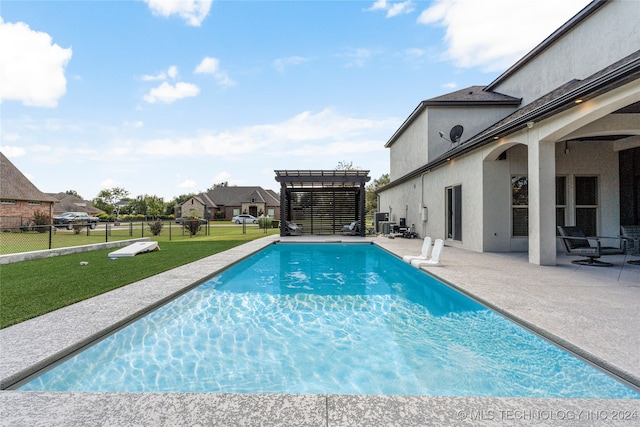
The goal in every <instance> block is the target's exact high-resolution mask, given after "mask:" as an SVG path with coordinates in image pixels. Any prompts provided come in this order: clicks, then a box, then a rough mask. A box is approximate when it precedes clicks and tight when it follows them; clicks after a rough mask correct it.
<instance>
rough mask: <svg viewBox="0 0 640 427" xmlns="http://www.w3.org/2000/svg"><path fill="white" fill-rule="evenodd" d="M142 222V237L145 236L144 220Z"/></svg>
mask: <svg viewBox="0 0 640 427" xmlns="http://www.w3.org/2000/svg"><path fill="white" fill-rule="evenodd" d="M140 224H141V225H140V226H141V227H142V237H144V220H142V222H141V223H140Z"/></svg>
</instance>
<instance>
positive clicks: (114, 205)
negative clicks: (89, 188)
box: [93, 187, 129, 218]
mask: <svg viewBox="0 0 640 427" xmlns="http://www.w3.org/2000/svg"><path fill="white" fill-rule="evenodd" d="M128 196H129V192H128V191H127V190H125V189H124V188H120V187H113V188H105V189H104V190H101V191H100V192H99V193H98V197H96V198H95V199H93V205H94V206H96V207H97V208H99V209H102V210H104V211H106V212H107V213H109V214H111V213H113V214H114V215H115V216H116V218H117V217H118V203H119V202H120V201H122V200H124V199H126V198H127V197H128Z"/></svg>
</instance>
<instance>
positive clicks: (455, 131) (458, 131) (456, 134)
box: [449, 125, 464, 144]
mask: <svg viewBox="0 0 640 427" xmlns="http://www.w3.org/2000/svg"><path fill="white" fill-rule="evenodd" d="M463 131H464V128H463V127H462V126H460V125H455V126H454V127H452V128H451V132H449V139H450V140H451V142H452V143H454V144H455V143H457V142H458V141H460V137H461V136H462V132H463Z"/></svg>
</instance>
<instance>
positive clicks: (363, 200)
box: [360, 182, 367, 237]
mask: <svg viewBox="0 0 640 427" xmlns="http://www.w3.org/2000/svg"><path fill="white" fill-rule="evenodd" d="M365 195H366V194H365V188H364V182H360V237H364V236H366V231H367V224H366V217H365V206H364V205H365V203H366V198H365Z"/></svg>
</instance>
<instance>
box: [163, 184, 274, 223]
mask: <svg viewBox="0 0 640 427" xmlns="http://www.w3.org/2000/svg"><path fill="white" fill-rule="evenodd" d="M219 212H221V213H222V214H224V219H226V220H231V218H232V217H233V216H234V215H239V214H241V213H248V214H250V215H253V216H256V217H257V216H260V215H265V216H268V217H270V218H279V217H280V197H279V196H278V194H277V193H276V192H274V191H273V190H265V189H263V188H262V187H253V186H252V187H217V188H215V189H213V190H210V191H208V192H206V193H200V194H198V195H196V196H193V197H191V198H189V199H187V200H186V201H185V202H184V203H182V204H180V205H178V206H177V207H176V210H175V216H176V218H177V217H181V216H196V217H199V218H205V219H214V216H215V215H216V214H217V213H218V215H219V216H221V215H222V214H220V213H219Z"/></svg>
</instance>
